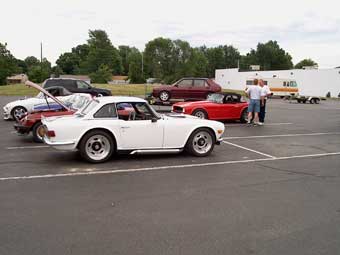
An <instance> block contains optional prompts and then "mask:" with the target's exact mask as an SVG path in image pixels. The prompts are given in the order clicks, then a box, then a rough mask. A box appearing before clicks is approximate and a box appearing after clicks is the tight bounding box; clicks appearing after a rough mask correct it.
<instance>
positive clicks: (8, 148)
mask: <svg viewBox="0 0 340 255" xmlns="http://www.w3.org/2000/svg"><path fill="white" fill-rule="evenodd" d="M47 147H50V146H48V145H33V146H19V147H6V150H23V149H40V148H47Z"/></svg>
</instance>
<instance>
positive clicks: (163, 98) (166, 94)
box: [158, 91, 171, 102]
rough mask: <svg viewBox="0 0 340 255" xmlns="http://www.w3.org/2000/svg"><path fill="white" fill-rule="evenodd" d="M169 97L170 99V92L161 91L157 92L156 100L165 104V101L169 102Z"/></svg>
mask: <svg viewBox="0 0 340 255" xmlns="http://www.w3.org/2000/svg"><path fill="white" fill-rule="evenodd" d="M170 97H171V95H170V92H168V91H161V92H159V96H158V98H159V100H161V101H162V102H167V101H169V100H170Z"/></svg>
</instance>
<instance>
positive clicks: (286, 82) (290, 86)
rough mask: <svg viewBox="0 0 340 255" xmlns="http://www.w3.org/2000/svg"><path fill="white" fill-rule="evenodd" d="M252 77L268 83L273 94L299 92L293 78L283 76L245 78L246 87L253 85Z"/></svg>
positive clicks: (295, 94) (286, 94) (292, 94)
mask: <svg viewBox="0 0 340 255" xmlns="http://www.w3.org/2000/svg"><path fill="white" fill-rule="evenodd" d="M254 79H262V80H263V81H264V84H265V85H268V86H269V88H270V91H271V92H272V93H273V96H280V97H284V96H297V95H298V93H299V88H298V84H297V83H296V81H295V80H292V79H285V78H251V79H247V81H246V87H247V86H249V85H254Z"/></svg>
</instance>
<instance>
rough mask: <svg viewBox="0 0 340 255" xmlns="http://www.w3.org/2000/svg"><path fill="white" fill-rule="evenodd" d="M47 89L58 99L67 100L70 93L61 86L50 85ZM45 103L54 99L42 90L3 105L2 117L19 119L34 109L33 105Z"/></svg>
mask: <svg viewBox="0 0 340 255" xmlns="http://www.w3.org/2000/svg"><path fill="white" fill-rule="evenodd" d="M47 91H48V92H49V93H50V94H52V95H54V96H56V97H57V98H58V99H60V100H64V99H65V100H67V99H68V98H69V96H70V95H72V93H71V92H70V91H68V90H67V89H65V88H62V87H50V88H48V89H47ZM47 103H54V101H53V99H51V98H49V97H46V96H45V95H44V94H43V93H42V92H39V94H38V95H36V96H35V97H30V98H24V99H19V100H16V101H13V102H10V103H8V104H6V105H5V106H4V107H3V110H4V119H5V120H9V119H20V118H21V117H23V116H25V115H26V114H27V113H31V112H32V111H34V106H36V105H41V104H47Z"/></svg>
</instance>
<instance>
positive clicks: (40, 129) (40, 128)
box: [36, 125, 45, 140]
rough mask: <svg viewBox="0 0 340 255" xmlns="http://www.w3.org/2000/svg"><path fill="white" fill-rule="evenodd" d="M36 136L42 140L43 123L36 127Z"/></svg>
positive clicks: (43, 133) (43, 132)
mask: <svg viewBox="0 0 340 255" xmlns="http://www.w3.org/2000/svg"><path fill="white" fill-rule="evenodd" d="M36 134H37V137H38V138H39V139H40V140H42V139H43V137H44V135H45V129H44V126H43V125H40V126H39V127H38V128H37V132H36Z"/></svg>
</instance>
